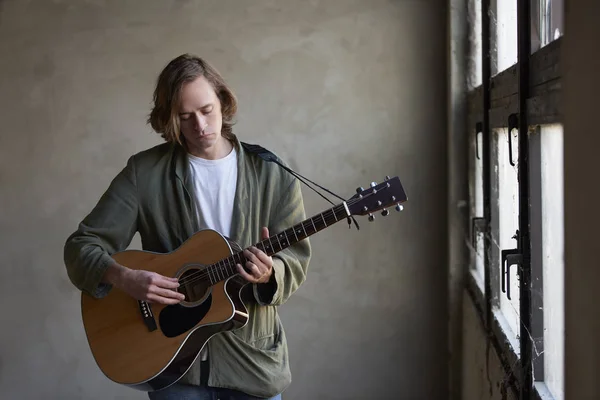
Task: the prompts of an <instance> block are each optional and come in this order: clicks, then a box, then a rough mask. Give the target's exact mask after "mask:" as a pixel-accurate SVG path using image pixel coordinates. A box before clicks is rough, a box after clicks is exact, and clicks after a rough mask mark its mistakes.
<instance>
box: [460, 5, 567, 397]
mask: <svg viewBox="0 0 600 400" xmlns="http://www.w3.org/2000/svg"><path fill="white" fill-rule="evenodd" d="M529 1H530V2H531V3H530V5H531V7H530V10H529V11H530V13H531V15H525V14H523V15H521V16H520V15H519V13H520V12H521V10H524V7H521V5H522V4H523V3H521V2H517V0H469V2H468V4H469V6H468V22H469V25H470V26H469V32H470V33H469V51H470V56H469V59H468V68H467V69H468V71H467V74H468V75H467V82H468V84H467V87H468V90H469V94H468V99H469V104H468V109H469V118H468V120H469V124H468V126H469V128H470V129H469V131H470V132H469V133H468V134H469V137H470V140H469V142H470V146H471V151H470V155H469V191H470V194H469V197H470V217H471V219H472V221H471V226H472V234H471V238H470V240H469V243H471V247H470V249H471V258H470V262H471V265H470V271H471V274H470V279H469V281H468V282H469V285H471V288H470V289H471V290H469V293H471V294H472V295H473V296H475V297H476V298H474V300H475V301H476V302H477V303H478V304H484V306H485V307H487V308H486V309H485V310H482V311H486V312H485V313H484V314H485V315H483V316H482V321H484V325H486V329H488V331H489V333H490V334H491V335H490V337H491V338H492V340H495V345H494V348H495V349H496V351H497V353H498V356H499V357H500V359H501V360H502V363H503V366H504V368H505V371H506V373H507V374H510V375H511V376H512V379H510V381H511V383H510V385H512V386H513V389H514V391H515V392H516V393H519V396H517V397H519V398H522V399H540V398H542V396H543V398H544V399H552V400H562V399H564V368H563V363H564V344H563V342H564V307H563V303H564V293H563V283H564V234H563V231H564V228H563V220H564V216H563V190H564V189H563V181H562V180H563V178H562V177H563V158H562V153H563V131H562V125H561V119H560V115H561V113H560V110H559V107H560V104H561V102H560V97H561V84H560V83H561V82H560V79H561V76H560V71H561V68H560V67H559V66H558V64H560V54H561V53H560V52H561V50H560V45H561V40H560V39H561V37H562V36H563V35H564V34H565V33H564V32H563V29H564V25H563V24H564V23H563V14H564V10H563V9H564V0H529ZM482 3H483V5H482ZM483 6H488V7H489V8H488V9H486V10H483V9H482V7H483ZM523 21H530V23H531V29H530V30H529V35H530V37H529V40H528V41H527V38H524V39H525V43H529V44H530V46H531V48H530V49H527V48H526V49H523V50H524V51H525V52H526V54H529V57H528V59H526V60H522V59H519V57H518V55H519V43H523V42H519V41H518V35H517V32H518V26H520V24H523ZM485 32H487V33H488V34H487V35H486V34H485ZM567 34H568V33H567ZM486 40H487V42H486ZM482 49H489V57H486V55H485V54H483V53H482ZM528 51H529V52H528ZM527 52H528V53H527ZM525 62H526V63H528V69H529V73H528V75H527V76H528V81H527V80H523V81H520V80H519V76H520V75H522V74H521V73H520V72H521V71H520V68H521V66H522V65H523V63H525ZM486 71H487V72H486ZM522 96H526V97H523V98H521V97H522ZM522 106H523V107H525V108H524V109H522V110H520V109H521V107H522ZM484 116H485V119H484ZM476 126H477V127H476ZM520 130H521V131H522V132H520ZM520 135H521V137H519V136H520ZM520 142H521V144H523V146H520ZM520 147H521V148H520ZM483 149H486V151H487V152H486V154H487V155H488V157H487V159H486V157H484V151H483ZM520 153H522V154H520ZM525 153H526V154H525ZM488 211H489V212H488ZM486 212H487V214H486ZM485 260H487V262H484V261H485ZM506 261H508V262H506ZM488 316H489V317H490V319H491V320H488ZM515 365H518V366H517V367H515ZM522 371H532V373H531V374H529V375H524V374H522Z"/></svg>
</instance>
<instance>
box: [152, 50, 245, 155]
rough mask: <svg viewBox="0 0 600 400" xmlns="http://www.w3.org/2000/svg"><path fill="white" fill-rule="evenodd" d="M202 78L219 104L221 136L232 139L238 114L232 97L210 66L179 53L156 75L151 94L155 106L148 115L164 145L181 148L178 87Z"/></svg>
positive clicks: (235, 100)
mask: <svg viewBox="0 0 600 400" xmlns="http://www.w3.org/2000/svg"><path fill="white" fill-rule="evenodd" d="M201 76H203V77H204V78H205V79H206V80H207V81H208V82H209V83H210V84H211V85H212V87H213V89H214V91H215V93H216V94H217V97H218V98H219V101H220V102H221V114H222V115H223V124H222V127H221V135H222V136H223V137H224V138H226V139H229V140H233V125H234V121H233V118H234V116H235V113H236V112H237V99H236V97H235V95H234V94H233V92H232V90H231V89H230V88H229V86H228V85H227V84H226V83H225V80H224V79H223V77H222V76H221V74H219V72H218V71H217V70H216V69H215V68H214V67H213V66H212V65H210V64H209V63H208V62H206V61H205V60H203V59H202V58H200V57H198V56H194V55H190V54H182V55H180V56H179V57H176V58H174V59H173V60H171V62H169V64H167V66H166V67H165V68H164V69H163V70H162V72H161V73H160V75H159V76H158V80H157V83H156V88H155V89H154V95H153V101H154V107H153V108H152V111H151V112H150V115H149V116H148V123H149V124H150V126H152V129H154V130H155V131H156V132H157V133H159V134H160V135H161V136H162V138H163V139H165V140H166V141H167V142H171V143H179V144H180V145H184V144H183V137H182V135H181V129H180V126H179V115H178V113H179V101H180V96H181V88H182V86H183V85H184V84H185V83H187V82H191V81H193V80H195V79H196V78H199V77H201Z"/></svg>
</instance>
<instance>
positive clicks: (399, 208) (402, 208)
mask: <svg viewBox="0 0 600 400" xmlns="http://www.w3.org/2000/svg"><path fill="white" fill-rule="evenodd" d="M402 210H404V207H402V206H401V205H400V204H396V211H402Z"/></svg>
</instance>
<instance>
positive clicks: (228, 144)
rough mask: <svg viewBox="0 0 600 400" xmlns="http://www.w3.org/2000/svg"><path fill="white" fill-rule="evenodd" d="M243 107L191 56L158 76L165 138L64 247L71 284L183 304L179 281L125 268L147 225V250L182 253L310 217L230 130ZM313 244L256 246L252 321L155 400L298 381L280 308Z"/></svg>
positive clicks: (262, 394)
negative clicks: (208, 236) (203, 238)
mask: <svg viewBox="0 0 600 400" xmlns="http://www.w3.org/2000/svg"><path fill="white" fill-rule="evenodd" d="M236 111H237V102H236V99H235V96H234V95H233V93H232V91H231V90H230V89H229V87H228V86H227V85H226V83H225V81H224V80H223V78H222V77H221V76H220V75H219V73H218V72H217V71H216V70H215V69H214V68H213V67H212V66H210V65H209V64H208V63H206V62H205V61H204V60H202V59H201V58H199V57H195V56H190V55H182V56H179V57H177V58H175V59H174V60H172V61H171V62H170V63H169V64H168V65H167V66H166V67H165V68H164V70H163V71H162V72H161V74H160V76H159V78H158V82H157V85H156V89H155V91H154V106H153V109H152V112H151V113H150V117H149V119H148V122H149V123H150V124H151V126H152V128H153V129H154V130H155V131H156V132H157V133H159V134H161V136H162V137H163V138H164V139H165V143H163V144H161V145H158V146H155V147H153V148H150V149H148V150H145V151H142V152H140V153H138V154H135V155H134V156H132V157H131V158H130V159H129V160H128V162H127V165H126V167H125V168H124V169H123V170H122V171H121V172H120V173H119V174H118V175H117V176H116V177H115V178H114V180H113V181H112V182H111V184H110V186H109V188H108V189H107V191H106V192H105V193H104V194H103V196H102V197H101V198H100V200H99V202H98V204H97V205H96V206H95V207H94V208H93V210H92V211H91V213H90V214H89V215H87V216H86V217H85V219H84V220H83V221H82V222H81V223H80V225H79V227H78V229H77V231H76V232H74V233H73V234H72V235H71V236H70V237H69V238H68V239H67V242H66V244H65V264H66V267H67V271H68V274H69V277H70V279H71V281H72V282H73V284H74V285H75V286H76V287H77V288H79V289H80V290H83V291H85V292H87V293H89V294H90V295H92V296H94V297H96V298H101V297H103V296H105V295H106V294H107V293H108V292H109V291H110V290H113V288H117V289H119V290H122V291H124V292H126V293H128V294H129V295H131V296H132V297H133V298H135V299H138V300H144V301H148V302H150V303H162V304H176V303H178V302H180V301H181V300H182V299H183V295H181V294H180V293H178V292H177V290H176V289H177V287H178V282H177V279H176V278H172V277H167V276H161V275H160V274H156V273H152V272H149V271H142V270H132V269H129V268H128V267H127V266H125V265H119V264H118V263H117V262H116V261H115V260H114V259H113V258H112V257H111V256H110V255H111V254H114V253H115V252H118V251H122V250H125V249H126V248H127V246H128V245H129V244H130V242H131V240H132V238H133V236H134V234H135V233H136V232H139V234H140V237H141V241H142V245H143V248H144V250H148V251H154V252H160V253H165V252H170V251H173V250H176V249H177V248H178V247H179V246H180V245H181V244H182V243H183V242H184V241H185V240H186V239H188V238H189V237H190V236H192V235H193V234H194V233H195V232H197V231H199V230H201V229H204V228H210V229H214V230H216V231H218V232H220V233H221V234H222V235H223V236H225V237H228V238H230V239H231V240H233V241H234V242H236V243H237V244H239V245H240V246H241V247H242V248H246V247H248V246H251V245H252V244H254V243H257V242H258V241H260V240H262V239H265V238H267V237H268V236H269V232H272V233H273V234H275V233H278V232H281V231H283V230H285V229H287V228H289V227H291V226H293V225H295V224H297V223H299V222H300V221H302V220H304V219H305V212H304V205H303V200H302V195H301V192H300V186H299V183H298V181H297V180H296V179H295V178H294V177H292V176H291V175H289V174H288V173H287V172H285V171H284V170H283V169H281V168H280V167H279V166H278V165H276V164H275V163H267V162H265V161H263V160H262V159H260V158H259V157H257V156H256V155H255V154H253V153H250V152H248V151H247V150H246V149H245V148H244V147H243V146H242V145H241V142H240V141H239V140H238V139H237V137H236V136H235V135H234V134H233V130H232V126H233V117H234V116H235V113H236ZM310 255H311V249H310V244H309V242H308V240H304V241H301V242H299V243H296V244H294V245H293V246H291V247H289V248H287V249H285V250H283V251H281V252H279V253H277V254H275V255H274V256H272V257H267V255H266V254H265V253H263V252H261V251H259V250H258V249H255V248H252V249H251V252H248V253H246V257H247V259H248V260H249V261H248V263H247V265H245V268H242V266H241V265H238V266H237V268H238V273H239V275H240V276H241V277H243V278H244V279H246V280H247V281H248V282H249V285H247V287H246V288H247V289H249V290H248V293H249V295H248V296H247V297H246V300H245V301H246V306H247V307H248V310H249V313H250V318H249V322H248V324H247V325H246V326H244V327H243V328H241V329H238V330H235V331H233V332H223V333H220V334H217V335H215V336H213V337H212V338H211V340H210V341H209V342H208V345H207V347H205V349H204V350H203V352H202V355H201V356H200V357H198V359H197V360H196V362H195V364H194V365H193V366H192V368H190V370H189V371H188V372H187V373H186V375H185V376H184V377H183V378H182V379H181V380H180V381H179V382H177V383H176V384H174V385H172V386H170V387H168V388H166V389H163V390H160V391H156V392H151V393H149V397H150V398H151V399H180V398H196V399H213V398H217V397H218V398H219V399H231V400H233V399H236V400H238V399H239V400H241V399H254V398H273V399H278V398H280V396H281V393H282V392H283V390H284V389H285V388H286V387H287V386H288V385H289V384H290V382H291V373H290V370H289V361H288V350H287V342H286V337H285V332H284V330H283V327H282V326H281V322H280V319H279V316H278V313H277V306H278V305H280V304H282V303H284V302H285V301H286V300H287V299H288V298H289V297H290V296H291V295H292V294H293V293H294V292H295V291H296V290H297V289H298V287H299V286H300V285H301V284H302V283H303V282H304V280H305V278H306V272H307V267H308V263H309V260H310Z"/></svg>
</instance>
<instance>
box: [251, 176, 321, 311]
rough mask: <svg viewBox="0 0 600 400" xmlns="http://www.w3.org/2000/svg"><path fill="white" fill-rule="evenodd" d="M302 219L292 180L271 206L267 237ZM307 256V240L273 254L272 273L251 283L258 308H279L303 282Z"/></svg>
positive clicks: (301, 205) (299, 197)
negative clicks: (259, 305) (260, 280)
mask: <svg viewBox="0 0 600 400" xmlns="http://www.w3.org/2000/svg"><path fill="white" fill-rule="evenodd" d="M304 219H306V215H305V210H304V201H303V199H302V193H301V191H300V183H299V182H298V180H297V179H294V180H293V181H292V182H291V183H290V184H289V186H287V187H286V188H285V190H284V191H283V193H282V196H281V199H280V200H279V202H278V204H277V205H276V206H275V208H274V210H273V212H272V216H271V221H270V226H269V234H270V235H274V234H277V233H279V232H282V231H284V230H286V229H288V228H291V227H292V226H294V225H296V224H298V223H300V222H302V221H303V220H304ZM310 257H311V246H310V242H309V240H308V238H306V239H304V240H301V241H299V242H297V243H295V244H293V245H292V246H290V247H288V248H286V249H285V250H282V251H280V252H279V253H277V254H275V255H273V274H272V275H271V280H270V281H269V282H268V283H263V284H254V297H255V298H256V300H257V302H258V303H259V304H261V305H275V306H278V305H281V304H283V303H285V302H286V301H287V300H288V299H289V298H290V296H291V295H292V294H293V293H294V292H295V291H296V290H297V289H298V288H299V287H300V285H301V284H302V283H304V281H305V280H306V273H307V270H308V264H309V261H310Z"/></svg>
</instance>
